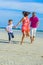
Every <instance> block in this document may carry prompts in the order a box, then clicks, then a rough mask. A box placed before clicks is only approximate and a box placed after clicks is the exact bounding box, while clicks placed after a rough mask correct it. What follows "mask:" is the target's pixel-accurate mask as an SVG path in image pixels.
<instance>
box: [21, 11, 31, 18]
mask: <svg viewBox="0 0 43 65" xmlns="http://www.w3.org/2000/svg"><path fill="white" fill-rule="evenodd" d="M22 13H23V15H24V16H25V17H26V16H28V15H29V14H30V12H27V11H23V12H22Z"/></svg>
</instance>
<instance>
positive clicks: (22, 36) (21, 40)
mask: <svg viewBox="0 0 43 65" xmlns="http://www.w3.org/2000/svg"><path fill="white" fill-rule="evenodd" d="M24 37H25V34H24V33H23V36H22V40H21V44H22V43H23V40H24Z"/></svg>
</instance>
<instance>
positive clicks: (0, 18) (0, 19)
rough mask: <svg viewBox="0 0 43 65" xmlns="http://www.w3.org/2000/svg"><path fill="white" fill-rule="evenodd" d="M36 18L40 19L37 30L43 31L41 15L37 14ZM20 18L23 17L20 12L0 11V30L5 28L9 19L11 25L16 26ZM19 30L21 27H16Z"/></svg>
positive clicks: (42, 15)
mask: <svg viewBox="0 0 43 65" xmlns="http://www.w3.org/2000/svg"><path fill="white" fill-rule="evenodd" d="M30 16H31V15H30ZM30 16H29V17H30ZM37 16H38V17H39V19H40V24H39V27H38V30H43V24H42V23H43V19H42V17H43V14H39V13H37ZM22 17H23V15H22V11H21V10H12V9H0V28H4V27H6V26H7V24H8V20H9V19H12V20H13V24H14V25H16V24H17V23H18V22H19V21H20V19H21V18H22ZM19 28H21V25H20V26H18V29H19Z"/></svg>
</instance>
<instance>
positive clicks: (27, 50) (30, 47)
mask: <svg viewBox="0 0 43 65" xmlns="http://www.w3.org/2000/svg"><path fill="white" fill-rule="evenodd" d="M42 35H43V32H38V33H37V36H36V39H35V41H34V42H33V44H31V43H30V39H29V38H25V39H24V43H23V44H22V45H20V41H21V36H22V33H21V31H20V30H14V36H15V38H14V39H13V40H12V43H11V44H9V43H8V36H7V32H6V31H5V30H4V29H3V30H2V29H0V65H43V36H42Z"/></svg>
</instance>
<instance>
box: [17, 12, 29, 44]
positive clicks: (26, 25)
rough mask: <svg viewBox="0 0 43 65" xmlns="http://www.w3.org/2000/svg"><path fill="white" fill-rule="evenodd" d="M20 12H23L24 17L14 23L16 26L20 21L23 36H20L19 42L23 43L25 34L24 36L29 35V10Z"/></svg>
mask: <svg viewBox="0 0 43 65" xmlns="http://www.w3.org/2000/svg"><path fill="white" fill-rule="evenodd" d="M22 14H23V16H24V17H23V18H22V19H21V20H20V22H19V23H18V24H17V25H16V26H18V25H19V24H20V23H21V22H22V33H23V36H22V40H21V44H22V43H23V40H24V37H25V36H26V37H29V36H30V21H29V18H28V15H29V14H30V12H26V11H23V12H22Z"/></svg>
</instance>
